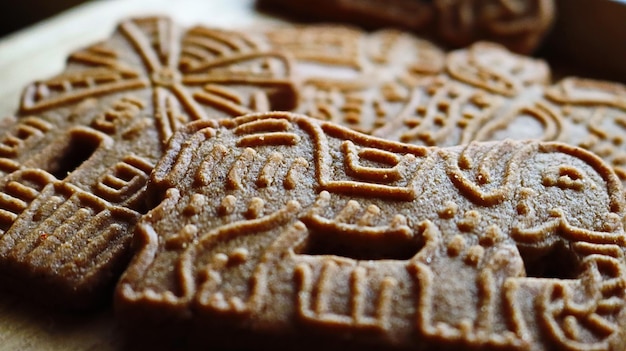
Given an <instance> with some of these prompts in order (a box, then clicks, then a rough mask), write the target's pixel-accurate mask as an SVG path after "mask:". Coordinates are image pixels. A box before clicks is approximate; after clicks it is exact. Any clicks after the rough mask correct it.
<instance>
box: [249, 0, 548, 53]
mask: <svg viewBox="0 0 626 351" xmlns="http://www.w3.org/2000/svg"><path fill="white" fill-rule="evenodd" d="M258 3H259V4H260V6H261V7H263V8H268V9H272V10H277V11H281V12H290V13H293V14H297V15H299V16H301V17H303V18H306V19H311V17H314V18H316V19H322V20H326V21H328V20H333V21H346V22H350V23H355V24H359V25H364V26H366V27H386V26H396V27H401V28H405V29H410V30H413V31H416V32H418V33H419V34H428V35H432V36H434V37H436V38H438V39H441V40H443V41H444V42H446V43H447V44H449V45H453V46H465V45H469V44H471V43H472V42H475V41H479V40H490V41H495V42H498V43H501V44H503V45H505V46H506V47H508V48H509V49H511V50H514V51H516V52H519V53H530V52H532V51H533V50H534V49H535V48H537V46H538V45H539V44H540V43H541V40H542V39H543V37H544V36H545V34H546V33H547V32H548V30H549V29H550V27H551V25H552V22H553V20H554V1H553V0H469V1H468V0H434V1H430V0H393V1H388V0H386V1H385V0H365V1H364V0H298V1H290V0H258Z"/></svg>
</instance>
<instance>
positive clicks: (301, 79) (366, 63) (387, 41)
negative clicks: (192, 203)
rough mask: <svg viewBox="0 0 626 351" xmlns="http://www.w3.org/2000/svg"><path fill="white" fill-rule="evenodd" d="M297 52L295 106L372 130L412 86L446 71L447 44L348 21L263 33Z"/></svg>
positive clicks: (405, 100)
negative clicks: (360, 26)
mask: <svg viewBox="0 0 626 351" xmlns="http://www.w3.org/2000/svg"><path fill="white" fill-rule="evenodd" d="M263 35H265V36H266V38H267V41H268V42H269V43H270V45H271V46H272V47H273V48H275V49H276V50H285V51H288V52H289V53H290V54H291V55H292V56H293V66H292V72H293V78H294V79H296V80H297V81H298V89H299V90H298V92H299V100H298V106H297V107H296V108H295V109H294V112H298V113H303V114H306V115H308V116H311V117H314V118H318V119H322V120H327V121H332V122H336V123H339V124H343V125H345V126H348V127H350V128H352V129H354V130H357V131H361V132H365V133H371V132H372V131H373V130H374V129H376V128H380V127H381V126H383V125H384V124H385V123H387V121H388V120H390V119H393V118H394V117H395V116H396V115H398V114H399V113H400V112H401V111H402V109H403V108H404V106H405V105H406V104H407V103H408V102H409V100H410V97H411V91H412V90H413V89H415V88H416V87H419V86H424V85H426V84H427V83H428V82H430V81H431V80H432V79H433V77H436V75H437V74H440V73H442V71H443V69H444V65H445V54H444V52H443V50H441V49H440V48H438V47H437V46H435V45H434V44H432V43H431V42H429V41H426V40H422V39H420V38H417V37H415V36H413V35H411V34H409V33H404V32H401V31H397V30H391V29H387V30H380V31H377V32H374V33H366V32H364V31H362V30H358V29H355V28H351V27H347V26H332V25H309V26H293V25H292V26H287V27H278V28H272V29H269V30H267V31H265V32H264V33H263Z"/></svg>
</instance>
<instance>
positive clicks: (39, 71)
mask: <svg viewBox="0 0 626 351" xmlns="http://www.w3.org/2000/svg"><path fill="white" fill-rule="evenodd" d="M145 15H168V16H170V17H172V18H173V19H174V20H175V21H176V22H177V23H178V24H180V25H183V26H191V25H194V24H205V25H211V26H218V27H224V28H234V27H245V26H249V25H252V24H257V23H264V24H265V23H268V24H269V23H275V22H278V20H276V19H272V18H269V17H267V16H264V15H262V14H259V13H256V12H255V10H254V7H253V0H107V1H94V2H89V3H87V4H85V5H82V6H80V7H77V8H74V9H72V10H70V11H68V12H65V13H62V14H60V15H58V16H56V17H54V18H51V19H49V20H47V21H45V22H42V23H39V24H37V25H35V26H32V27H29V28H27V29H25V30H23V31H21V32H17V33H15V34H13V35H11V36H9V37H5V38H1V39H0V82H1V83H0V131H1V130H2V129H4V128H6V121H7V119H3V118H6V117H5V116H10V115H11V114H12V113H13V111H15V110H16V108H17V106H18V101H19V98H20V94H21V91H22V88H23V87H24V86H26V84H28V83H30V82H32V81H35V80H38V79H44V78H47V77H50V76H53V75H55V74H58V73H59V72H61V70H62V69H63V66H64V64H65V59H66V57H67V56H68V54H69V53H70V52H72V51H73V50H76V49H78V48H80V47H83V46H85V45H87V44H90V43H93V42H96V41H98V40H101V39H105V38H107V37H108V36H109V34H110V33H111V32H112V31H113V29H114V27H115V25H116V24H117V23H118V22H119V21H120V20H121V19H123V18H126V17H130V16H145ZM5 289H6V287H2V286H0V351H9V350H11V351H15V350H42V351H56V350H59V351H61V350H63V351H73V350H105V351H106V350H120V349H123V339H122V336H121V333H120V331H119V329H118V327H117V326H116V324H115V322H114V317H113V312H112V311H111V309H110V308H109V309H107V310H105V311H101V312H99V313H96V314H92V315H83V316H76V315H63V314H59V313H52V312H50V311H45V310H42V309H41V308H38V307H37V306H34V305H32V304H31V303H30V302H29V301H27V300H25V299H20V298H19V297H18V296H14V295H10V294H7V293H6V292H5Z"/></svg>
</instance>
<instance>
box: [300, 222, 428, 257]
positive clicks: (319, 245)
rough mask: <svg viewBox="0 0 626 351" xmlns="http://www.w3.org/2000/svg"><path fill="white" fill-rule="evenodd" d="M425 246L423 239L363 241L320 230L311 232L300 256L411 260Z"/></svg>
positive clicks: (389, 238)
mask: <svg viewBox="0 0 626 351" xmlns="http://www.w3.org/2000/svg"><path fill="white" fill-rule="evenodd" d="M423 247H424V241H423V240H421V238H420V237H417V238H416V237H414V238H400V237H398V236H389V237H387V238H386V239H385V238H384V237H378V238H361V239H360V240H358V239H357V240H355V238H354V237H353V236H352V235H342V233H340V232H335V233H330V232H324V231H321V230H313V231H310V232H309V237H308V239H307V241H306V243H305V245H304V247H303V249H302V251H301V252H299V253H300V254H304V255H312V256H321V255H332V256H339V257H345V258H351V259H355V260H400V261H404V260H409V259H411V258H412V257H413V256H415V255H416V254H417V253H418V252H419V251H420V250H421V249H422V248H423Z"/></svg>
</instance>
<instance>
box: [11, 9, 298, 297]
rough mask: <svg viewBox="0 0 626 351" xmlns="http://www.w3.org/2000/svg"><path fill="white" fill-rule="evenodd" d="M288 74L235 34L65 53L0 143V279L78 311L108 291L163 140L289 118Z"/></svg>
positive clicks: (273, 56) (140, 29)
mask: <svg viewBox="0 0 626 351" xmlns="http://www.w3.org/2000/svg"><path fill="white" fill-rule="evenodd" d="M289 76H290V62H289V60H288V58H287V57H286V56H284V55H282V54H280V53H277V52H276V51H273V50H270V49H268V48H267V47H265V48H264V47H263V43H259V42H257V41H255V40H252V39H250V38H248V37H247V36H246V35H244V34H243V33H238V32H228V31H221V30H211V29H206V28H200V27H198V28H193V29H190V30H188V31H183V30H182V29H181V28H178V27H177V26H175V25H174V24H173V23H172V22H171V21H170V20H168V19H167V18H158V17H157V18H139V19H130V20H127V21H124V22H122V23H121V24H120V25H119V26H118V28H117V30H116V31H115V33H114V34H113V35H112V37H111V38H110V39H108V40H106V41H104V42H101V43H97V44H95V45H92V46H89V47H87V48H85V49H83V50H80V51H77V52H75V53H73V54H72V55H71V56H70V57H69V59H68V63H67V68H66V69H65V71H64V72H63V73H61V74H59V75H58V76H56V77H53V78H51V79H48V80H44V81H40V82H35V83H33V84H30V85H29V86H28V87H26V89H25V90H24V93H23V97H22V101H21V105H20V110H19V114H18V116H17V119H16V122H15V123H14V124H13V125H11V126H9V127H8V128H6V129H5V130H4V131H3V132H2V135H0V270H1V271H2V272H3V279H5V278H6V279H7V280H9V281H17V282H18V283H16V284H15V285H20V286H27V287H29V289H28V290H29V291H32V292H34V293H35V294H46V293H47V292H48V291H50V290H54V291H55V294H54V296H56V297H58V298H59V299H60V300H62V301H61V302H62V303H63V304H67V305H71V306H74V305H75V306H77V307H83V306H88V305H90V304H91V303H92V302H93V301H94V300H95V298H96V297H97V296H102V295H106V293H107V292H108V293H110V290H109V289H104V287H107V286H108V287H112V285H113V283H114V281H115V280H116V279H117V276H118V275H119V274H120V272H121V270H123V268H124V266H125V265H126V263H127V262H128V260H129V258H130V257H129V243H130V239H131V235H132V231H133V228H134V224H135V222H136V221H137V219H138V218H139V216H140V215H141V214H142V213H144V212H145V211H146V210H147V208H146V207H145V196H144V195H145V194H144V192H145V185H146V181H147V180H148V175H149V174H150V172H151V171H152V168H153V166H154V164H155V163H156V161H157V160H158V159H159V158H160V157H161V155H162V153H163V150H164V145H165V142H166V141H167V139H168V138H169V137H170V136H171V135H172V133H173V132H175V131H176V129H177V128H179V127H180V126H181V125H182V124H183V123H185V122H187V121H193V120H201V119H208V118H225V117H231V116H238V115H240V114H244V113H248V112H253V111H267V110H271V109H288V108H292V107H293V106H295V105H294V104H295V98H294V97H295V94H296V92H295V90H294V86H293V84H292V82H291V80H290V77H289ZM31 286H34V287H35V288H34V289H30V287H31ZM40 288H41V289H40ZM46 300H54V298H49V295H46Z"/></svg>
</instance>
